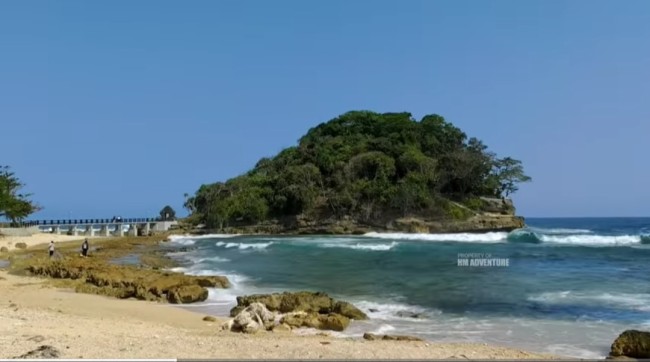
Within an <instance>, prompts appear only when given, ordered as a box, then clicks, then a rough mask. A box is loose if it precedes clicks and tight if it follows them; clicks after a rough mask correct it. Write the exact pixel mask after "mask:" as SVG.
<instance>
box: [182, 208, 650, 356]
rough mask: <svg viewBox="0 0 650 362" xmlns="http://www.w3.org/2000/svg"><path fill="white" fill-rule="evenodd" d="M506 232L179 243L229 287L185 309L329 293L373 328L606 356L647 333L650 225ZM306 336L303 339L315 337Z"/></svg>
mask: <svg viewBox="0 0 650 362" xmlns="http://www.w3.org/2000/svg"><path fill="white" fill-rule="evenodd" d="M526 224H527V227H526V228H524V229H520V230H515V231H512V232H510V233H507V232H488V233H478V234H475V233H458V234H402V233H369V234H366V235H360V236H241V235H204V236H200V237H198V236H175V237H174V238H173V239H172V241H171V242H170V245H171V248H170V250H169V251H170V254H169V255H170V256H171V257H173V258H174V259H176V260H178V261H179V262H180V263H181V264H180V265H181V266H180V267H178V268H176V269H175V270H177V271H182V272H185V273H189V274H195V275H214V274H217V275H226V276H227V277H228V278H229V279H230V281H231V282H232V284H233V287H232V288H230V289H213V290H210V293H209V297H208V300H207V301H205V302H202V303H198V304H192V305H189V306H185V307H184V308H191V309H192V310H194V311H197V312H201V313H205V314H212V315H217V316H227V315H228V312H229V310H230V308H232V307H233V306H234V305H235V304H236V296H239V295H249V294H257V293H272V292H282V291H301V290H308V291H322V292H326V293H328V294H329V295H330V296H332V297H334V298H337V299H342V300H345V301H349V302H351V303H353V304H355V305H356V306H357V307H359V308H360V309H362V310H363V311H365V312H366V313H367V314H368V316H369V317H370V319H369V320H366V321H353V322H352V323H351V325H350V327H348V329H346V330H345V331H343V332H335V333H333V334H334V335H335V336H340V337H361V336H362V335H363V333H365V332H371V333H382V334H405V335H412V336H419V337H421V338H424V339H426V340H430V341H433V342H472V343H487V344H492V345H500V346H506V347H513V348H518V349H524V350H528V351H531V352H540V353H552V354H557V355H561V356H567V357H577V358H603V357H605V356H606V355H607V354H608V352H609V348H610V346H611V344H612V342H613V341H614V339H615V338H616V337H617V336H618V335H619V334H620V333H621V332H623V331H624V330H627V329H641V330H650V218H529V219H527V220H526ZM314 332H315V331H313V330H309V329H307V330H301V333H314Z"/></svg>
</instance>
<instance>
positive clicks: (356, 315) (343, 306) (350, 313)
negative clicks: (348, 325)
mask: <svg viewBox="0 0 650 362" xmlns="http://www.w3.org/2000/svg"><path fill="white" fill-rule="evenodd" d="M333 311H334V313H337V314H340V315H343V316H346V317H348V318H350V319H355V320H364V319H368V316H367V315H366V314H365V313H364V312H362V311H361V310H360V309H359V308H357V307H355V306H354V305H352V304H350V303H348V302H344V301H338V302H336V303H334V308H333Z"/></svg>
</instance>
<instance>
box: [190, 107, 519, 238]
mask: <svg viewBox="0 0 650 362" xmlns="http://www.w3.org/2000/svg"><path fill="white" fill-rule="evenodd" d="M527 181H530V178H528V177H527V176H525V175H524V173H523V168H522V167H521V164H520V163H519V161H515V160H513V159H511V158H504V159H499V158H497V157H496V155H495V154H493V153H492V152H490V151H489V150H488V148H487V146H486V145H484V144H483V143H482V142H481V141H480V140H479V139H477V138H473V137H472V138H468V136H467V135H466V134H465V133H464V132H463V131H462V130H460V129H459V128H457V127H456V126H454V125H453V124H451V123H450V122H447V121H446V120H445V119H444V118H443V117H441V116H439V115H435V114H433V115H427V116H425V117H423V118H422V120H420V121H416V120H415V119H413V117H412V115H411V114H410V113H407V112H401V113H383V114H381V113H375V112H370V111H352V112H348V113H345V114H342V115H341V116H339V117H336V118H334V119H332V120H330V121H328V122H324V123H321V124H319V125H318V126H316V127H314V128H312V129H310V130H309V131H308V132H307V134H305V135H304V136H303V137H301V138H300V140H299V142H298V145H296V146H293V147H288V148H286V149H284V150H282V151H281V152H280V153H278V154H277V155H275V156H273V157H265V158H262V159H260V160H259V161H258V162H257V164H256V165H255V167H254V168H253V169H252V170H250V171H249V172H246V173H244V174H242V175H240V176H237V177H234V178H232V179H230V180H227V181H225V182H216V183H213V184H208V185H202V186H201V187H200V188H199V189H198V190H197V192H196V193H195V194H194V195H193V196H189V195H186V202H185V207H186V208H187V209H188V210H189V211H190V212H191V213H192V214H193V215H192V216H193V219H194V220H200V221H201V222H204V223H206V225H208V227H211V228H223V227H225V226H229V225H233V224H242V223H255V222H259V221H264V220H267V219H276V220H277V219H281V218H283V217H286V216H296V215H305V216H316V217H317V216H318V215H324V216H325V215H333V216H336V217H352V218H355V219H357V220H364V221H366V222H368V223H371V222H381V221H380V220H381V217H382V216H385V215H395V214H397V213H401V214H403V215H406V214H413V215H420V216H425V217H431V218H433V217H435V218H438V217H450V216H451V217H452V218H456V219H458V218H462V217H465V210H463V209H462V208H461V207H460V206H458V205H462V204H463V203H464V202H470V203H471V200H476V199H479V197H480V196H491V197H493V196H495V195H498V196H501V195H506V196H507V195H509V194H511V193H512V192H514V191H516V189H517V184H518V183H520V182H527Z"/></svg>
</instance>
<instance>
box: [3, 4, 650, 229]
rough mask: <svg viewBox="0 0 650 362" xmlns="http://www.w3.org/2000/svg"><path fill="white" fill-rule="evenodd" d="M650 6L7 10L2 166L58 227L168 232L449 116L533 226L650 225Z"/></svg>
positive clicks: (145, 6)
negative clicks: (260, 182)
mask: <svg viewBox="0 0 650 362" xmlns="http://www.w3.org/2000/svg"><path fill="white" fill-rule="evenodd" d="M649 39H650V2H648V1H633V0H631V1H624V2H616V1H554V0H548V1H458V0H454V1H182V2H181V1H56V2H55V1H49V2H46V1H25V0H21V1H2V2H0V164H6V165H10V166H11V167H12V168H13V170H14V171H15V172H16V173H17V175H18V176H19V177H20V178H21V179H22V180H23V181H24V182H25V183H27V187H26V189H25V191H29V192H32V193H34V196H33V198H34V199H35V200H36V201H37V202H38V203H40V204H41V205H42V206H44V209H43V210H42V211H41V212H40V213H39V214H37V215H36V217H37V218H38V217H40V218H63V217H69V216H71V217H73V218H74V217H79V218H81V217H111V216H113V215H122V216H123V217H144V216H155V215H156V214H157V213H158V211H159V210H160V209H161V208H162V207H163V206H164V205H165V204H171V205H172V206H173V207H174V208H176V209H177V210H178V211H179V212H180V211H181V209H182V203H183V193H185V192H189V193H193V192H194V191H195V190H196V189H197V188H198V187H199V186H200V185H201V184H202V183H210V182H214V181H217V180H225V179H227V178H230V177H232V176H235V175H237V174H239V173H242V172H244V171H246V170H248V169H249V168H251V167H252V166H254V164H255V162H256V161H257V160H258V159H259V158H261V157H263V156H271V155H273V154H275V153H277V152H278V151H279V150H281V149H282V148H284V147H287V146H291V145H294V144H295V143H296V141H297V140H298V138H299V137H300V136H301V135H303V134H304V133H305V132H306V131H307V130H308V129H309V128H311V127H313V126H315V125H317V124H318V123H321V122H324V121H327V120H329V119H331V118H334V117H336V116H337V115H339V114H341V113H344V112H346V111H349V110H353V109H369V110H374V111H378V112H391V111H392V112H398V111H409V112H411V113H413V115H414V116H415V117H416V118H418V119H419V118H421V117H422V116H423V115H425V114H430V113H438V114H441V115H443V116H444V117H445V118H446V119H447V120H449V121H451V122H452V123H454V124H455V125H457V126H459V127H460V128H462V129H463V130H464V131H466V133H468V134H469V135H470V136H476V137H478V138H480V139H482V140H483V141H484V142H485V143H486V144H487V145H488V146H489V147H490V148H491V149H492V150H493V151H495V152H497V153H498V154H499V155H502V156H505V155H509V156H512V157H515V158H518V159H521V160H522V161H523V163H524V166H525V168H526V170H527V172H528V173H529V174H530V175H531V176H532V177H533V179H534V182H533V183H530V184H527V185H525V186H523V187H521V190H520V191H519V193H517V194H516V195H515V197H514V199H515V202H516V205H517V206H518V211H519V213H520V214H522V215H524V216H648V215H650V189H649V188H648V187H649V186H648V185H649V184H650V167H648V166H649V165H650V161H649V160H648V156H649V155H650V148H649V144H650V142H649V138H650V40H649Z"/></svg>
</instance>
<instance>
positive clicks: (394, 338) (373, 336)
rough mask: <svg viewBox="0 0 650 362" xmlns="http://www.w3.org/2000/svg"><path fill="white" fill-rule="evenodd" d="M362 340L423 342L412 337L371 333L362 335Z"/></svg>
mask: <svg viewBox="0 0 650 362" xmlns="http://www.w3.org/2000/svg"><path fill="white" fill-rule="evenodd" d="M363 339H366V340H368V341H378V340H383V341H418V342H421V341H423V339H422V338H418V337H413V336H400V335H395V334H383V335H382V334H373V333H364V334H363Z"/></svg>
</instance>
